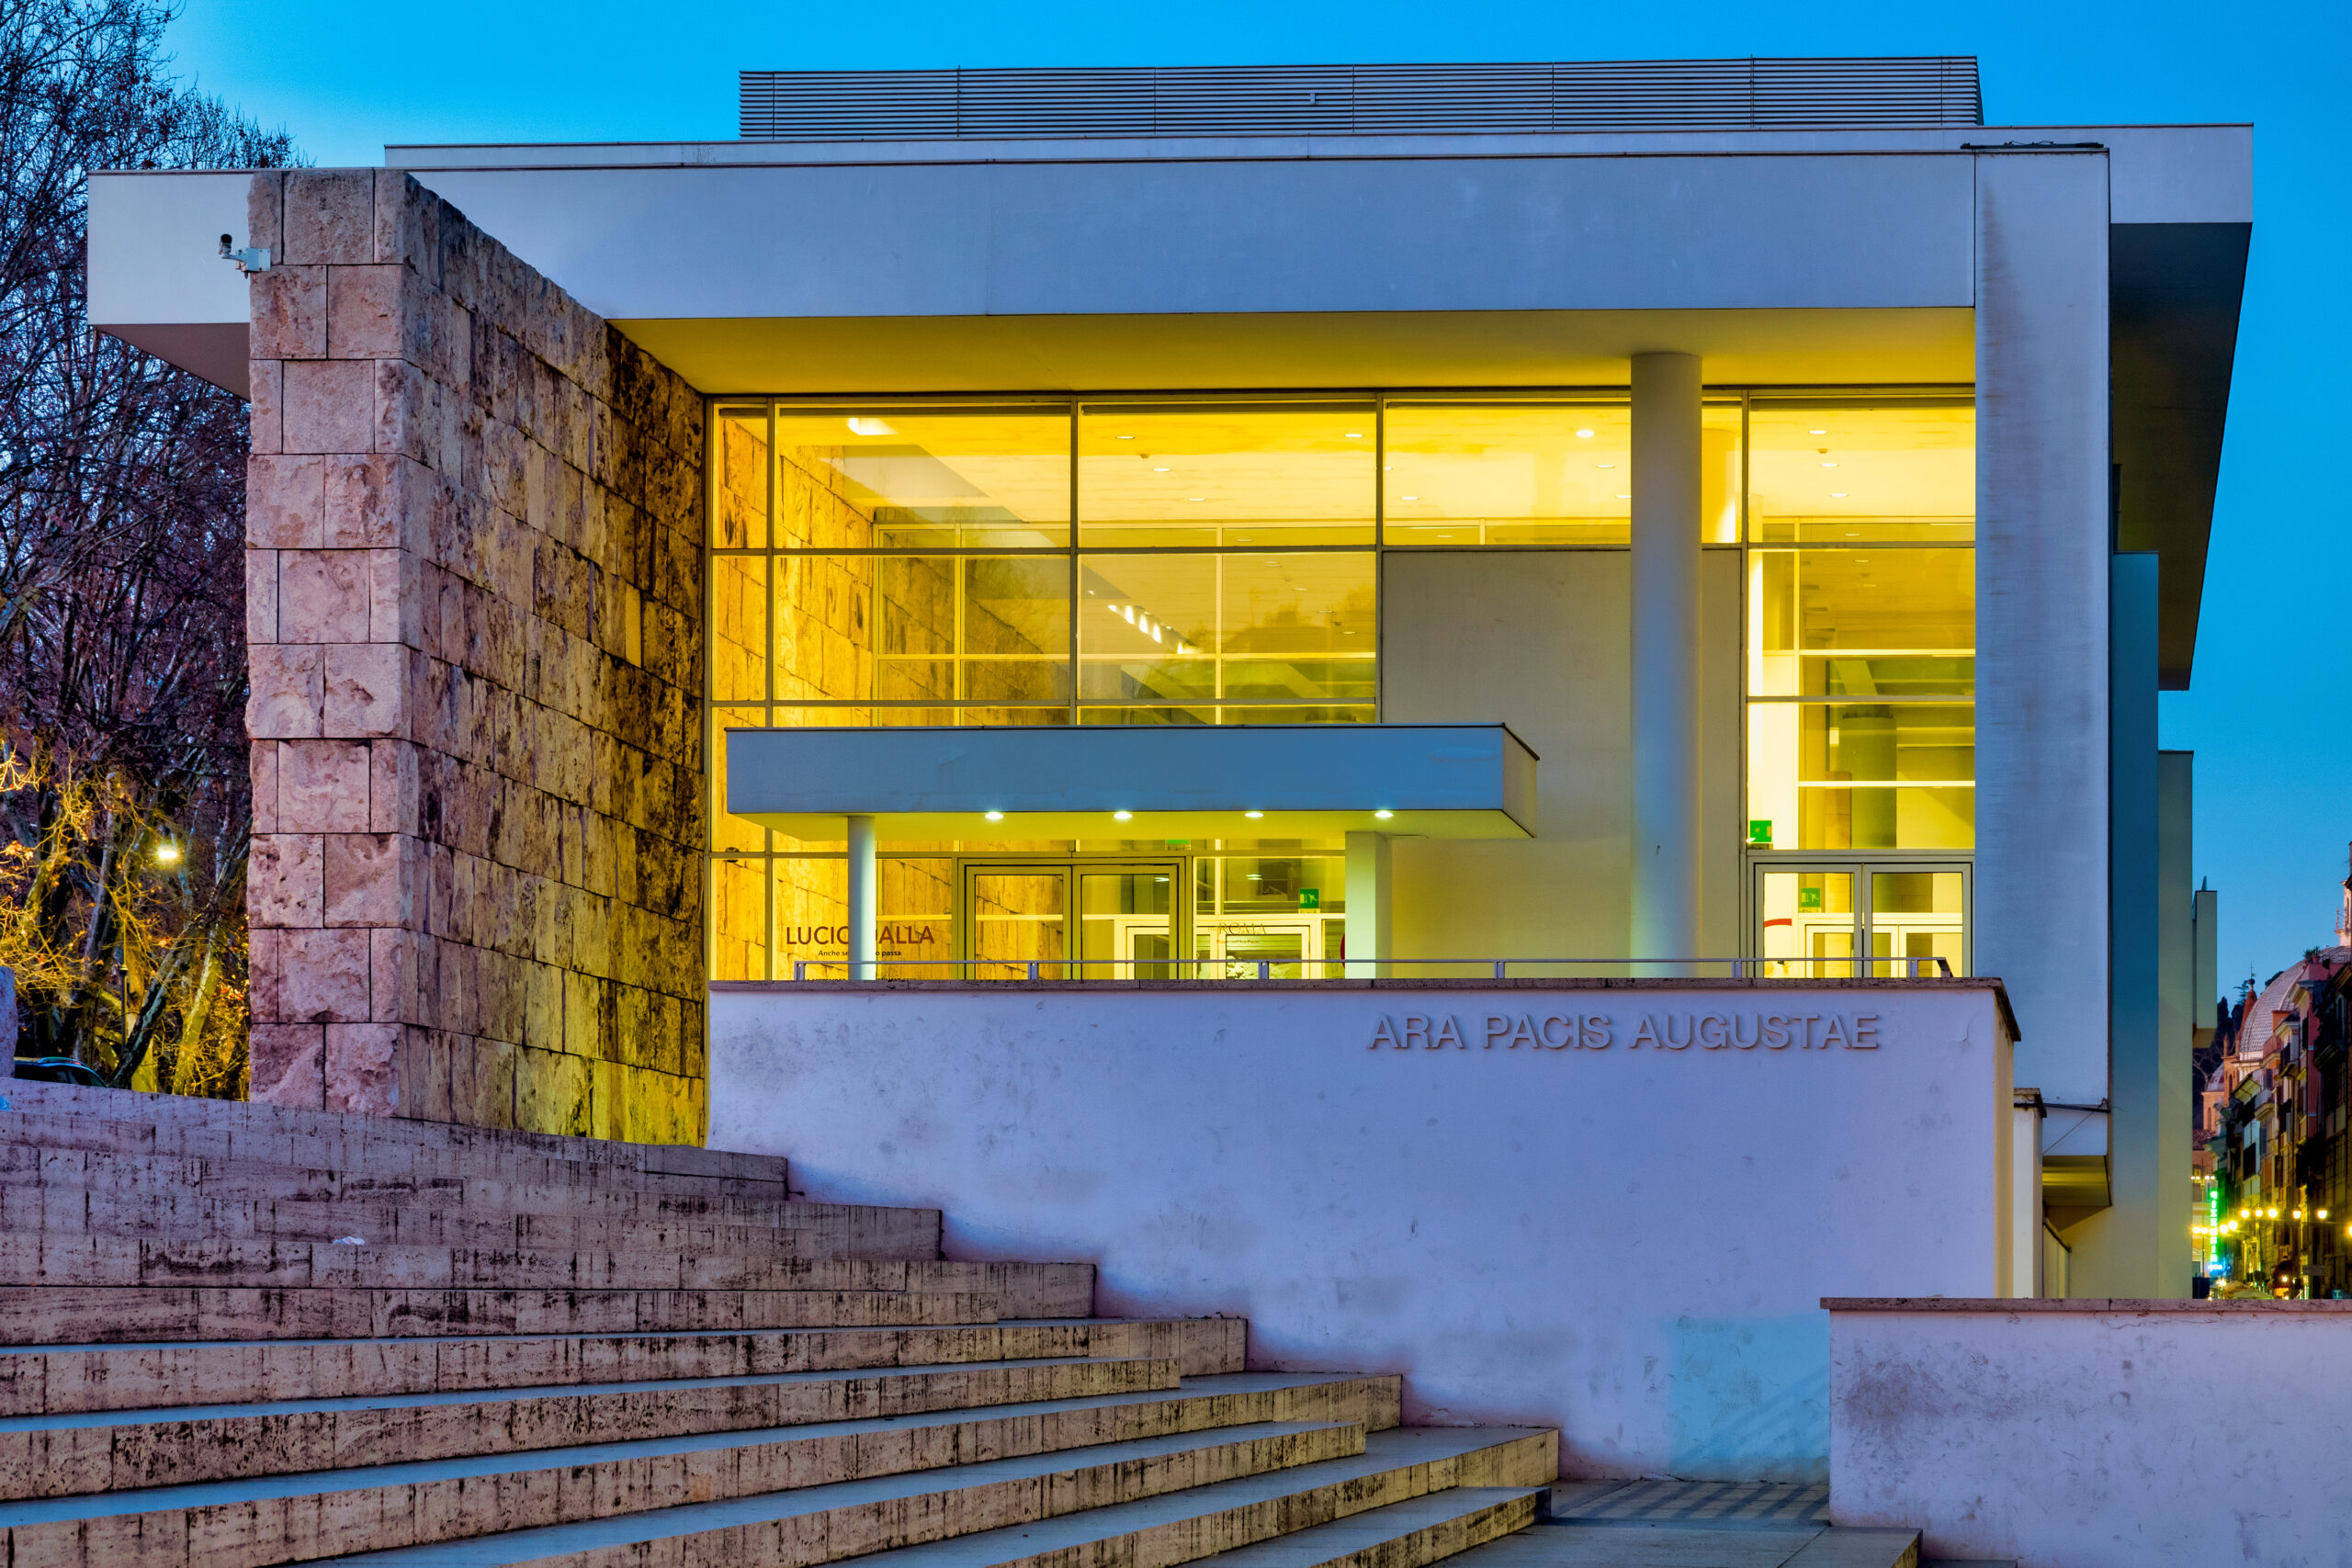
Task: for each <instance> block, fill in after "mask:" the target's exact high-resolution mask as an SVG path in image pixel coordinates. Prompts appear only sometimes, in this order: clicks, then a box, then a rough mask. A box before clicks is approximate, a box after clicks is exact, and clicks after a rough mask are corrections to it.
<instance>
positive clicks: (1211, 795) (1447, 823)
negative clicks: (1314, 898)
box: [727, 724, 1535, 843]
mask: <svg viewBox="0 0 2352 1568" xmlns="http://www.w3.org/2000/svg"><path fill="white" fill-rule="evenodd" d="M727 800H728V810H729V813H730V814H732V815H734V816H738V817H743V818H749V819H751V820H752V821H754V822H757V823H759V824H760V825H762V826H763V827H766V828H772V829H776V830H778V831H780V832H785V833H789V834H791V835H793V836H794V837H796V838H801V839H819V840H832V839H841V838H843V837H845V836H846V835H847V831H848V818H851V817H853V816H857V817H871V818H874V819H875V824H874V826H875V832H876V836H877V837H879V838H885V839H922V840H939V839H955V840H963V841H965V842H967V843H986V842H990V841H1002V842H1015V841H1020V840H1037V839H1259V838H1275V839H1296V838H1318V837H1335V836H1337V835H1339V834H1341V833H1346V832H1351V831H1372V832H1382V833H1397V834H1412V835H1419V836H1421V837H1425V838H1440V839H1522V838H1532V836H1533V835H1534V829H1535V753H1534V752H1532V751H1530V750H1528V749H1527V747H1526V745H1525V744H1524V743H1522V742H1521V740H1520V739H1519V737H1517V736H1516V735H1513V734H1512V733H1511V732H1510V729H1509V728H1507V727H1505V726H1503V725H1499V724H1474V725H1446V724H1364V725H1346V724H1325V725H1219V726H1206V725H1151V726H1131V725H1116V726H1109V725H1106V726H1103V727H1099V728H1074V729H1065V728H887V729H873V728H857V729H814V728H787V729H730V730H729V731H728V732H727Z"/></svg>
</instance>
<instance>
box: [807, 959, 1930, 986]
mask: <svg viewBox="0 0 2352 1568" xmlns="http://www.w3.org/2000/svg"><path fill="white" fill-rule="evenodd" d="M1514 964H1516V965H1518V967H1519V969H1520V974H1519V976H1517V977H1518V978H1520V979H1522V980H1532V979H1546V980H1559V979H1575V978H1578V977H1579V976H1572V975H1530V974H1528V973H1527V971H1528V970H1529V969H1546V968H1548V969H1583V970H1606V971H1611V972H1613V973H1611V975H1610V976H1607V977H1610V978H1635V979H1649V978H1687V979H1730V980H1854V979H1869V980H1922V979H1942V980H1951V979H1955V978H1957V977H1958V976H1955V975H1954V974H1953V972H1952V967H1951V961H1950V960H1948V959H1943V958H1907V957H1906V958H1892V957H1883V958H1788V957H1757V956H1747V957H1740V958H1329V959H1323V958H1317V959H1296V958H1293V959H1281V958H1258V959H1233V958H1027V959H1022V958H876V959H873V960H871V961H870V962H860V963H857V964H852V962H851V961H850V960H849V959H846V958H796V959H794V960H793V961H792V978H793V982H794V984H796V985H800V984H806V983H808V982H809V981H810V980H821V979H840V980H853V979H854V980H906V979H922V978H927V977H928V976H910V975H887V974H883V973H881V972H882V971H884V970H891V969H947V970H950V971H953V972H952V973H950V974H948V975H946V976H943V977H944V978H946V979H950V980H996V981H1006V982H1020V981H1036V980H1057V981H1061V980H1076V981H1081V982H1083V981H1086V980H1090V979H1098V978H1099V979H1103V980H1107V981H1114V982H1115V981H1125V980H1181V979H1186V978H1190V979H1193V980H1195V981H1199V982H1201V983H1202V984H1204V985H1215V984H1218V983H1221V982H1230V981H1239V982H1244V983H1254V982H1256V981H1260V980H1365V979H1379V978H1381V977H1382V976H1383V973H1384V971H1385V972H1387V973H1388V977H1390V978H1395V979H1413V980H1450V979H1488V978H1492V979H1496V980H1508V979H1510V978H1512V976H1511V974H1510V969H1511V966H1512V965H1514ZM1709 965H1722V966H1724V973H1723V974H1720V975H1713V976H1707V975H1699V974H1696V973H1695V971H1697V970H1698V969H1700V968H1701V967H1702V966H1709ZM1926 965H1933V969H1932V970H1928V969H1927V968H1925V967H1924V966H1926ZM853 968H857V969H870V970H873V971H875V973H873V974H870V975H864V976H860V975H854V974H847V973H844V974H842V975H838V976H824V975H811V974H810V973H809V971H810V970H812V969H839V970H843V971H847V970H851V969H853ZM1440 968H1442V969H1469V970H1472V971H1475V973H1472V974H1469V975H1430V974H1421V973H1415V974H1411V975H1397V974H1396V973H1395V971H1397V970H1399V969H1412V970H1415V971H1421V970H1428V969H1440ZM1102 970H1108V971H1110V973H1109V974H1107V975H1101V974H1090V973H1089V971H1102ZM1208 970H1216V971H1218V973H1216V974H1207V973H1204V971H1208ZM1310 970H1320V971H1322V973H1320V974H1310V973H1308V971H1310ZM981 971H1006V972H1005V973H981ZM1185 971H1190V974H1189V975H1187V974H1186V973H1184V972H1185ZM1640 971H1646V973H1636V972H1640ZM1805 971H1809V973H1807V972H1805ZM1595 977H1599V976H1595Z"/></svg>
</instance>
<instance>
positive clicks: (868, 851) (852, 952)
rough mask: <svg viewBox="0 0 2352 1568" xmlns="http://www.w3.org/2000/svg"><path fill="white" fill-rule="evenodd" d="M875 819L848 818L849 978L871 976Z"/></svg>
mask: <svg viewBox="0 0 2352 1568" xmlns="http://www.w3.org/2000/svg"><path fill="white" fill-rule="evenodd" d="M875 886H876V879H875V874H874V818H871V817H852V818H850V819H849V977H850V978H851V979H853V980H871V979H872V978H874V903H875V898H874V890H875Z"/></svg>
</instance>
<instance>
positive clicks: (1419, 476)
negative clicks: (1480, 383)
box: [1381, 397, 1743, 549]
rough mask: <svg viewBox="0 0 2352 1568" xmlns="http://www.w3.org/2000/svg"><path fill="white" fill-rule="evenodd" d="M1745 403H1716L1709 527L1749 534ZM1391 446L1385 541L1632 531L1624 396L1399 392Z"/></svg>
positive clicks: (1385, 450)
mask: <svg viewBox="0 0 2352 1568" xmlns="http://www.w3.org/2000/svg"><path fill="white" fill-rule="evenodd" d="M1742 412H1743V411H1742V409H1741V407H1740V405H1739V404H1738V403H1736V402H1711V403H1709V404H1707V405H1706V406H1705V409H1704V410H1703V412H1702V420H1703V424H1702V431H1701V442H1702V447H1701V454H1702V459H1701V460H1702V466H1701V469H1700V484H1701V494H1700V512H1701V529H1702V538H1703V539H1704V540H1705V542H1706V543H1708V544H1714V545H1728V544H1733V543H1736V541H1737V540H1738V538H1739V493H1740V438H1739V437H1740V422H1741V416H1742ZM1386 416H1387V417H1386V420H1385V426H1384V429H1385V434H1384V437H1383V446H1382V457H1381V465H1382V469H1383V471H1382V474H1381V489H1382V497H1383V516H1384V527H1383V531H1382V538H1383V541H1384V542H1385V543H1386V544H1389V545H1404V546H1411V545H1423V546H1429V547H1435V548H1439V549H1462V548H1464V547H1469V546H1475V545H1506V546H1508V545H1518V546H1528V545H1601V546H1607V545H1617V546H1623V545H1624V544H1626V543H1627V542H1628V540H1629V538H1630V537H1631V532H1632V528H1633V516H1634V483H1633V461H1634V456H1633V454H1634V423H1633V412H1632V408H1631V406H1630V404H1629V403H1628V402H1627V400H1625V399H1624V398H1623V397H1616V398H1610V399H1593V400H1563V399H1558V398H1549V399H1521V400H1492V399H1486V400H1447V401H1430V402H1403V401H1397V402H1391V403H1390V404H1388V406H1387V410H1386Z"/></svg>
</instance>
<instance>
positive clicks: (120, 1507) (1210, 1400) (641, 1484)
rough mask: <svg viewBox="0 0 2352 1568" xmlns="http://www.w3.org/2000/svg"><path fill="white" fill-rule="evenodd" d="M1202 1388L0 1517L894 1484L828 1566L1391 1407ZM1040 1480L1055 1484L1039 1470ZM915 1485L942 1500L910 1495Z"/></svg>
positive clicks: (302, 1543) (55, 1528)
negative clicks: (1021, 1462) (990, 1471)
mask: <svg viewBox="0 0 2352 1568" xmlns="http://www.w3.org/2000/svg"><path fill="white" fill-rule="evenodd" d="M1201 1382H1203V1383H1204V1385H1206V1386H1205V1387H1204V1388H1202V1389H1200V1390H1192V1389H1186V1390H1181V1391H1177V1392H1173V1393H1152V1394H1144V1395H1125V1396H1116V1397H1111V1398H1099V1399H1083V1400H1064V1401H1055V1402H1050V1403H1046V1404H1029V1405H1008V1406H1003V1407H1000V1408H998V1409H994V1410H989V1411H985V1412H975V1413H959V1414H954V1415H947V1416H912V1417H901V1418H896V1419H879V1420H865V1421H845V1422H833V1423H825V1424H821V1425H818V1426H811V1427H778V1428H767V1429H763V1430H759V1431H751V1432H737V1433H729V1434H723V1435H715V1436H694V1437H678V1438H642V1439H636V1440H631V1441H623V1442H606V1443H597V1444H594V1445H587V1446H582V1447H576V1448H568V1449H552V1450H541V1451H538V1452H536V1453H530V1454H523V1455H485V1456H480V1457H474V1458H466V1459H448V1460H437V1461H427V1462H423V1463H413V1464H394V1465H379V1466H372V1467H368V1468H364V1469H346V1470H335V1471H325V1472H307V1473H302V1474H294V1475H283V1476H260V1477H251V1478H241V1479H239V1480H236V1481H231V1482H208V1483H196V1484H191V1485H179V1486H167V1487H157V1488H151V1489H144V1490H138V1491H128V1492H115V1493H107V1494H103V1495H80V1496H74V1497H60V1498H47V1499H39V1500H34V1501H28V1502H16V1503H8V1504H0V1531H4V1532H5V1535H6V1548H7V1551H8V1553H9V1556H8V1561H10V1562H17V1563H28V1562H42V1563H61V1564H77V1565H78V1564H88V1565H90V1568H99V1565H102V1564H119V1565H126V1568H129V1565H136V1568H147V1565H149V1564H156V1563H170V1564H173V1565H174V1568H198V1565H199V1564H200V1568H265V1565H266V1564H272V1563H278V1562H309V1561H314V1560H317V1559H319V1558H323V1557H334V1556H343V1555H346V1554H350V1553H354V1552H360V1551H382V1550H387V1549H390V1548H396V1547H403V1546H414V1545H427V1544H433V1543H436V1542H447V1541H455V1540H464V1539H465V1538H468V1537H472V1536H479V1535H486V1534H491V1533H493V1532H497V1531H502V1530H512V1529H517V1528H525V1529H527V1528H534V1527H539V1526H545V1525H556V1524H567V1523H573V1522H578V1521H582V1520H589V1519H597V1518H609V1517H615V1516H617V1515H622V1514H631V1513H637V1512H639V1511H641V1510H644V1509H647V1508H654V1507H662V1506H673V1505H678V1504H684V1503H689V1502H698V1501H719V1500H724V1499H728V1498H740V1497H748V1496H752V1495H758V1494H761V1493H775V1492H784V1491H787V1490H791V1491H795V1492H800V1493H806V1492H808V1491H809V1490H810V1489H813V1488H823V1487H827V1486H831V1485H835V1484H839V1483H874V1482H876V1481H881V1480H886V1479H894V1480H896V1482H897V1485H896V1486H895V1488H893V1487H888V1486H886V1487H884V1488H882V1489H881V1490H882V1491H883V1492H886V1493H891V1494H893V1495H892V1496H891V1497H890V1498H889V1499H888V1500H887V1501H886V1500H885V1499H884V1498H882V1497H880V1496H873V1495H869V1496H863V1497H858V1498H854V1499H853V1498H850V1497H846V1496H839V1495H836V1496H833V1497H831V1498H820V1499H818V1500H817V1503H816V1506H813V1507H811V1508H806V1509H804V1510H803V1512H804V1518H803V1524H802V1528H803V1529H808V1528H809V1526H811V1525H812V1524H813V1526H814V1533H813V1534H811V1535H809V1536H807V1537H805V1538H804V1539H803V1540H802V1541H801V1550H803V1551H804V1552H807V1551H814V1555H813V1556H807V1557H804V1562H814V1561H831V1560H834V1559H837V1558H841V1557H848V1556H854V1555H858V1554H860V1553H862V1552H865V1551H875V1550H880V1549H882V1548H884V1547H887V1546H894V1545H903V1544H908V1543H909V1542H908V1540H905V1539H893V1534H894V1532H904V1531H906V1530H908V1529H917V1530H920V1529H925V1528H933V1527H935V1528H936V1529H937V1533H940V1534H946V1533H958V1532H960V1531H964V1530H970V1529H982V1528H992V1527H994V1526H997V1525H1001V1524H1004V1523H1007V1522H1010V1521H1012V1520H1014V1519H1018V1518H1022V1517H1044V1516H1045V1515H1046V1513H1049V1512H1058V1511H1065V1508H1066V1507H1083V1506H1093V1505H1094V1504H1097V1503H1102V1502H1114V1501H1125V1500H1128V1499H1129V1498H1131V1497H1134V1496H1141V1495H1150V1494H1152V1493H1154V1492H1160V1491H1170V1490H1175V1489H1177V1488H1180V1487H1184V1486H1193V1485H1199V1484H1202V1483H1204V1482H1208V1481H1213V1480H1224V1479H1227V1478H1229V1477H1233V1476H1239V1475H1249V1474H1255V1473H1259V1472H1263V1471H1266V1470H1270V1469H1275V1468H1280V1467H1284V1466H1288V1465H1295V1464H1302V1463H1310V1462H1313V1461H1320V1460H1325V1459H1332V1458H1338V1457H1341V1456H1343V1455H1347V1454H1353V1453H1361V1452H1362V1451H1363V1441H1364V1430H1365V1427H1364V1422H1363V1419H1361V1418H1360V1416H1359V1417H1358V1418H1353V1419H1351V1418H1346V1417H1345V1416H1342V1417H1340V1418H1337V1419H1335V1418H1333V1417H1332V1416H1330V1415H1329V1414H1326V1413H1327V1412H1329V1411H1333V1410H1339V1411H1342V1412H1348V1411H1353V1412H1363V1411H1365V1410H1366V1407H1368V1406H1388V1407H1393V1401H1394V1399H1395V1397H1396V1389H1397V1384H1396V1382H1395V1380H1394V1379H1341V1380H1332V1381H1323V1382H1318V1381H1317V1380H1313V1379H1308V1378H1300V1377H1283V1376H1280V1375H1277V1374H1271V1373H1256V1374H1252V1373H1243V1374H1238V1375H1237V1376H1233V1377H1226V1378H1215V1379H1204V1380H1201ZM1294 1411H1295V1412H1298V1414H1292V1412H1294ZM1066 1450H1078V1451H1076V1452H1069V1451H1066ZM1022 1457H1027V1458H1031V1459H1033V1460H1035V1461H1039V1462H1037V1463H1035V1464H1034V1465H1033V1466H1031V1467H1030V1469H1029V1470H1028V1472H1026V1473H1025V1474H1024V1475H1022V1476H1020V1477H1018V1478H1016V1477H1012V1476H1005V1475H995V1476H991V1475H982V1474H980V1473H979V1472H981V1471H984V1470H985V1469H986V1467H987V1465H988V1464H989V1462H996V1461H1004V1460H1009V1459H1015V1458H1022ZM918 1472H923V1473H922V1474H921V1475H918ZM943 1472H944V1473H943ZM1048 1477H1059V1479H1058V1480H1056V1481H1054V1482H1052V1483H1050V1484H1047V1483H1046V1480H1047V1478H1048ZM923 1496H931V1497H935V1498H936V1499H937V1501H935V1502H933V1503H930V1504H927V1505H926V1506H922V1507H921V1508H915V1507H909V1506H905V1504H906V1503H907V1500H908V1499H910V1498H913V1497H923ZM1384 1500H1385V1499H1384ZM958 1520H960V1521H961V1522H960V1523H957V1522H956V1521H958ZM711 1560H717V1559H711Z"/></svg>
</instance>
